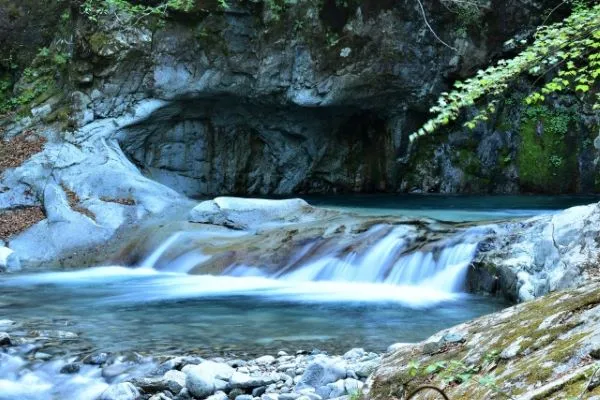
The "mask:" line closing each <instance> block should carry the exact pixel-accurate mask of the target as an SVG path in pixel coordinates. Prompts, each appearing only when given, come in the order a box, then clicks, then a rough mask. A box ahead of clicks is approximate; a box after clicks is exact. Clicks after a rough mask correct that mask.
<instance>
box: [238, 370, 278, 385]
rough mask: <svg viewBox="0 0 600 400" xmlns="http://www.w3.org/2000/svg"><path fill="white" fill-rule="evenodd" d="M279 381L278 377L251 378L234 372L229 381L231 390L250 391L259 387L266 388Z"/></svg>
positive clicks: (261, 376) (260, 376)
mask: <svg viewBox="0 0 600 400" xmlns="http://www.w3.org/2000/svg"><path fill="white" fill-rule="evenodd" d="M278 380H279V375H275V374H273V375H259V376H251V375H248V374H243V373H241V372H237V371H236V372H234V373H233V375H232V376H231V379H230V380H229V384H230V385H231V387H232V388H241V389H252V388H256V387H260V386H267V385H270V384H272V383H273V382H277V381H278Z"/></svg>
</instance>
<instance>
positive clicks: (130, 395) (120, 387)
mask: <svg viewBox="0 0 600 400" xmlns="http://www.w3.org/2000/svg"><path fill="white" fill-rule="evenodd" d="M139 396H140V392H139V391H138V390H137V388H136V387H135V386H133V384H132V383H130V382H123V383H117V384H114V385H111V386H109V387H108V389H106V390H105V391H104V392H102V394H101V395H100V397H99V398H98V400H136V399H137V398H138V397H139Z"/></svg>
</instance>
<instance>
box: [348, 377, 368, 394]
mask: <svg viewBox="0 0 600 400" xmlns="http://www.w3.org/2000/svg"><path fill="white" fill-rule="evenodd" d="M363 385H364V384H363V383H362V382H361V381H359V380H358V379H352V378H348V379H345V380H344V388H345V389H346V394H349V395H352V394H354V393H357V392H360V390H361V389H362V387H363Z"/></svg>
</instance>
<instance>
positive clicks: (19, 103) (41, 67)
mask: <svg viewBox="0 0 600 400" xmlns="http://www.w3.org/2000/svg"><path fill="white" fill-rule="evenodd" d="M69 59H70V55H69V54H68V53H66V52H61V51H58V49H56V48H53V49H50V48H48V47H42V48H41V49H40V50H39V51H38V53H37V56H36V58H35V60H34V61H33V63H32V64H31V66H30V67H28V68H26V69H25V70H24V71H23V73H22V75H21V79H20V81H19V83H18V84H17V85H15V86H14V87H13V85H12V82H11V81H10V80H9V79H4V80H0V115H3V114H7V113H9V112H11V111H14V110H16V109H18V108H21V107H23V106H31V105H34V104H33V103H36V100H38V99H40V98H43V97H46V98H47V97H49V96H50V95H51V94H52V93H53V91H54V89H55V88H56V78H55V74H56V72H58V71H61V70H63V69H64V68H65V67H66V65H67V64H68V62H69Z"/></svg>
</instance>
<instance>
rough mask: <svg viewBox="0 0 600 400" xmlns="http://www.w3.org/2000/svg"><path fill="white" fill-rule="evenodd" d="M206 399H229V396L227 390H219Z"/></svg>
mask: <svg viewBox="0 0 600 400" xmlns="http://www.w3.org/2000/svg"><path fill="white" fill-rule="evenodd" d="M206 400H228V397H227V394H226V393H225V392H223V391H220V390H219V391H217V392H216V393H215V394H213V395H211V396H208V397H207V398H206Z"/></svg>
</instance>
